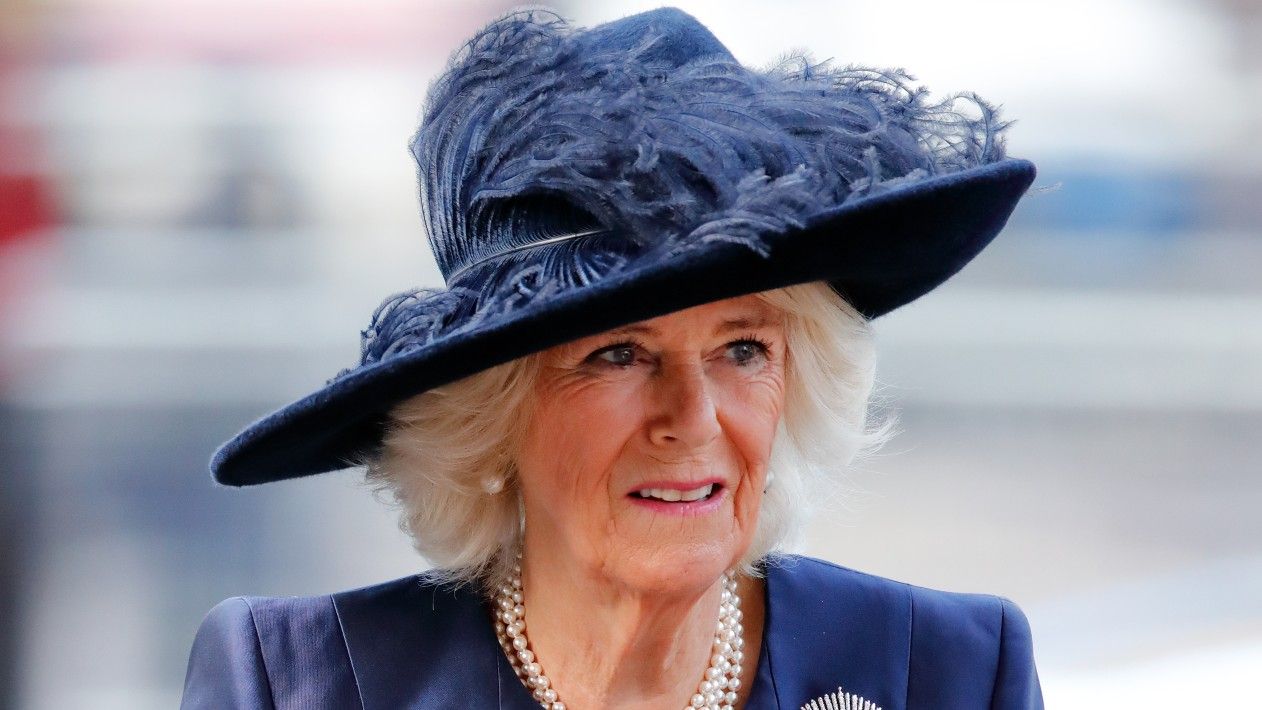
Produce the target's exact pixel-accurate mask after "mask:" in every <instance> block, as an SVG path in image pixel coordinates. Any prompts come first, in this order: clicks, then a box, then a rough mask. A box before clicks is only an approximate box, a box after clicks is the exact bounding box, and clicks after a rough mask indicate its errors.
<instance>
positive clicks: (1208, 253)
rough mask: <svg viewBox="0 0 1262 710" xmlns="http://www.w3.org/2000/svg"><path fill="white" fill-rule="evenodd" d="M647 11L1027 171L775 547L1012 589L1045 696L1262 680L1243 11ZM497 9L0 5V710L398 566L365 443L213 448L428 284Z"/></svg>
mask: <svg viewBox="0 0 1262 710" xmlns="http://www.w3.org/2000/svg"><path fill="white" fill-rule="evenodd" d="M660 4H663V3H654V2H630V1H626V2H624V1H605V2H594V1H589V2H583V3H578V2H555V3H553V5H552V6H553V7H555V8H557V9H558V10H561V11H562V12H563V14H566V15H567V16H569V17H571V18H572V19H573V20H574V21H575V22H576V23H577V24H579V25H584V26H591V25H594V24H598V23H600V22H603V21H606V20H610V19H614V18H616V17H620V16H623V15H626V14H631V13H633V12H637V11H640V10H645V9H649V8H652V7H656V6H657V5H660ZM676 4H677V5H678V6H679V7H681V8H683V9H685V10H686V11H688V12H690V13H692V14H693V15H695V16H696V17H697V18H698V19H699V20H701V21H702V22H703V23H704V24H706V25H707V26H708V27H710V29H711V30H712V31H714V33H715V34H716V35H717V36H718V37H719V38H720V39H721V40H722V41H723V42H724V43H725V44H726V45H727V46H728V47H729V48H730V49H731V50H732V51H733V53H734V54H735V55H736V56H737V58H738V59H739V60H741V61H742V62H743V63H746V64H750V65H755V66H763V65H766V64H767V63H769V62H770V61H771V60H773V59H774V58H775V57H776V56H778V55H779V54H780V53H781V52H783V51H784V50H787V49H789V48H791V47H805V48H808V49H810V50H811V51H812V52H813V53H814V56H815V58H816V59H817V60H822V59H827V58H830V57H831V58H833V61H834V62H835V63H838V64H845V63H852V62H853V63H860V64H870V65H881V66H901V67H904V68H906V69H907V70H908V71H909V72H910V73H911V74H912V75H913V76H914V77H915V78H916V79H917V80H918V82H919V83H920V84H922V85H924V86H926V87H927V88H928V89H930V91H931V92H932V95H933V96H944V95H945V94H948V93H951V92H954V91H958V90H965V89H971V90H974V91H977V92H978V93H979V94H980V95H981V96H983V97H985V98H987V99H990V100H992V101H994V102H997V103H999V104H1001V105H1002V108H1003V116H1004V117H1005V118H1012V119H1016V121H1017V122H1016V123H1015V124H1014V125H1013V127H1012V128H1011V129H1010V131H1009V135H1010V138H1009V143H1008V150H1009V154H1010V155H1013V156H1016V157H1024V158H1029V159H1031V160H1033V161H1034V162H1035V163H1036V164H1037V165H1038V167H1039V175H1038V178H1037V180H1036V181H1035V184H1034V188H1035V190H1034V191H1032V192H1031V193H1030V194H1029V196H1028V197H1027V198H1026V199H1025V200H1024V201H1023V202H1022V203H1021V205H1020V206H1019V207H1018V209H1017V211H1016V213H1015V214H1014V216H1013V217H1012V220H1011V221H1010V222H1009V226H1008V228H1007V229H1006V230H1005V231H1004V233H1003V234H1002V235H1001V236H1000V237H999V238H998V239H997V240H996V241H995V242H994V243H993V244H992V246H991V247H990V248H988V249H987V250H986V251H985V252H983V254H982V255H981V256H979V257H978V258H977V259H976V260H975V261H973V262H972V263H971V264H970V265H969V266H968V267H966V268H965V270H964V271H963V272H961V273H960V274H959V275H958V276H957V277H955V278H954V279H953V280H951V281H950V282H948V283H947V284H946V285H944V286H942V287H941V288H940V289H938V290H937V291H935V293H934V294H933V295H932V297H929V298H925V299H922V300H920V301H917V302H915V303H913V304H910V305H908V306H906V307H904V308H902V309H899V310H897V311H895V312H894V313H891V314H890V315H888V316H885V317H884V318H881V319H880V320H878V321H876V322H875V325H876V329H877V333H878V337H879V346H880V348H881V351H882V361H881V366H880V371H879V379H880V381H881V387H882V393H883V396H884V397H886V399H887V401H888V402H889V406H890V407H891V408H892V409H893V410H896V411H897V412H898V414H899V416H900V417H901V421H902V425H901V428H902V430H903V433H902V434H900V435H899V436H898V437H897V438H896V439H895V440H894V441H893V442H892V443H891V444H890V445H889V446H888V447H887V448H886V449H884V450H883V451H882V452H881V454H880V455H879V456H877V457H875V458H873V459H871V460H869V461H867V462H866V463H865V464H864V465H863V466H861V467H860V468H859V469H858V470H857V471H856V472H855V473H854V475H853V478H854V480H855V482H856V483H857V484H858V486H859V487H860V488H861V489H862V491H863V493H862V495H859V496H856V497H854V498H852V499H851V500H850V501H849V504H848V505H845V506H838V507H837V508H836V509H835V510H833V511H831V512H829V513H828V514H827V515H823V516H821V517H820V518H818V519H817V520H816V521H815V522H814V523H813V525H812V527H811V531H810V534H809V537H808V539H807V540H805V541H804V542H803V544H802V546H801V549H803V550H804V551H806V552H808V553H811V554H815V555H818V556H823V557H827V558H829V559H832V560H835V561H837V562H839V563H841V564H844V565H847V566H851V567H855V568H858V569H861V570H865V571H869V572H873V573H877V574H881V575H885V576H890V577H894V578H897V579H902V580H905V581H908V582H912V583H916V584H921V585H926V586H932V587H938V588H943V589H951V590H957V591H981V592H992V593H999V594H1004V595H1006V596H1009V597H1011V598H1012V599H1014V600H1015V601H1016V602H1017V603H1018V604H1020V605H1021V607H1022V608H1023V609H1024V610H1025V611H1026V613H1027V615H1028V617H1029V619H1030V622H1031V625H1032V628H1033V633H1034V640H1035V653H1036V661H1037V664H1038V668H1039V673H1040V676H1041V678H1042V682H1043V689H1044V695H1045V698H1046V700H1047V704H1048V707H1049V708H1061V707H1075V708H1118V707H1144V708H1149V709H1152V708H1174V707H1180V708H1181V707H1185V706H1186V704H1187V702H1188V701H1189V700H1192V699H1195V700H1196V701H1197V703H1198V705H1203V706H1224V707H1242V706H1244V705H1247V704H1248V702H1249V701H1247V700H1246V699H1247V698H1253V699H1254V700H1256V691H1255V689H1254V686H1253V685H1252V684H1250V685H1249V686H1246V683H1247V682H1249V681H1252V680H1253V679H1254V678H1256V677H1257V671H1259V670H1262V514H1260V513H1259V511H1260V510H1262V476H1259V474H1260V473H1262V472H1260V471H1259V469H1260V468H1262V236H1260V235H1259V233H1258V232H1259V228H1260V227H1262V189H1260V188H1262V144H1260V143H1259V141H1258V137H1259V136H1262V41H1260V40H1262V3H1259V2H1254V1H1253V0H1061V2H1058V3H1043V2H1020V1H1014V0H1007V1H1004V2H999V1H989V0H955V1H953V2H949V3H943V2H936V1H934V0H904V1H903V2H899V3H875V2H863V3H860V2H854V1H846V2H842V1H839V0H828V1H827V2H823V1H821V2H794V1H789V0H780V2H777V3H775V5H774V10H773V8H772V6H771V5H770V4H767V3H753V2H731V1H730V0H729V1H727V2H690V1H689V0H678V2H677V3H676ZM511 6H512V3H501V2H490V1H480V2H471V1H467V0H465V1H459V2H457V1H455V0H452V1H430V2H425V1H422V0H409V1H406V2H405V1H402V0H357V1H355V2H351V1H350V0H344V1H342V2H332V1H327V0H321V1H314V2H313V1H310V0H307V1H304V2H293V1H280V0H263V1H258V0H251V1H248V2H247V1H245V0H214V1H213V2H211V1H210V0H161V1H159V0H60V1H54V0H48V1H46V2H30V1H21V0H0V579H3V584H2V585H0V708H3V709H4V710H7V709H8V708H127V709H134V708H172V707H176V706H177V705H178V702H179V698H180V692H181V688H182V683H183V679H184V671H185V665H186V662H187V656H188V650H189V646H190V644H191V642H192V638H193V634H194V632H195V630H196V629H197V626H198V624H199V623H200V622H201V619H202V617H203V615H204V614H205V613H206V611H208V610H209V609H210V608H211V607H212V606H213V605H214V604H215V603H216V602H218V601H219V600H221V599H223V598H226V597H229V596H234V595H238V594H269V595H306V594H321V593H327V592H332V591H337V590H341V589H347V588H351V587H357V586H363V585H367V584H372V583H375V582H379V581H384V580H387V579H393V578H395V577H399V576H402V575H406V574H409V573H412V572H415V571H418V570H420V569H423V568H424V566H425V564H424V562H423V560H421V559H420V558H419V557H418V556H417V555H416V554H415V553H414V552H413V551H412V550H411V548H410V546H409V544H408V540H407V539H406V537H405V536H404V535H403V534H402V533H401V532H399V531H398V529H397V528H396V527H395V522H396V517H395V513H394V512H393V511H392V510H390V509H389V508H388V507H386V506H385V505H383V504H382V503H380V502H378V501H377V500H375V499H374V498H373V497H372V496H371V495H370V493H369V492H368V490H367V489H366V488H365V487H364V486H362V485H361V484H360V482H359V479H360V472H359V471H354V470H351V471H343V472H339V473H334V474H326V475H323V476H316V477H313V478H310V479H305V480H297V481H288V482H283V483H277V484H272V485H270V486H263V487H259V488H246V489H229V488H224V487H218V486H216V485H215V484H213V483H212V481H211V478H210V475H209V473H208V471H207V460H208V458H209V455H210V453H211V452H212V451H213V449H214V448H215V446H217V445H218V444H219V443H220V442H222V441H223V440H225V439H227V438H228V437H230V436H231V435H232V434H234V433H235V432H236V431H237V430H239V429H240V428H241V427H242V426H244V425H245V424H247V423H248V422H249V421H251V420H252V419H254V418H255V417H258V416H261V415H263V414H265V413H267V412H269V411H271V410H273V409H275V408H277V407H279V406H281V405H283V404H285V403H288V402H289V401H291V400H293V399H296V398H298V397H301V396H303V395H305V394H306V393H307V392H309V391H311V390H313V389H315V388H316V387H318V386H320V385H322V384H323V382H324V381H325V380H326V379H327V378H328V377H331V376H332V375H333V374H334V373H336V372H337V371H338V370H340V369H341V368H343V367H347V366H349V365H351V364H353V363H355V362H357V360H358V354H359V342H358V331H359V329H361V328H363V327H365V326H366V325H367V324H368V320H369V316H370V314H371V313H372V310H373V308H374V307H375V306H376V305H377V304H378V303H379V302H380V301H381V300H382V299H383V298H384V297H385V296H387V295H389V294H391V293H394V292H397V291H400V290H403V289H405V288H408V287H411V286H417V285H426V286H438V285H441V284H442V278H441V276H440V275H439V273H438V270H437V268H436V266H435V265H434V262H433V259H432V257H431V255H430V253H429V250H428V246H427V244H426V241H425V237H424V232H423V229H422V226H421V221H420V217H419V210H418V206H417V198H416V193H415V185H416V181H415V172H414V170H415V168H414V165H413V164H412V162H411V157H410V155H409V154H408V151H407V147H406V143H407V140H408V138H409V136H410V135H411V132H412V131H413V129H414V128H415V126H416V124H417V122H418V119H419V116H420V107H421V103H422V100H423V97H424V94H425V91H426V89H427V87H428V84H429V82H430V80H431V79H432V78H433V77H434V76H435V74H436V73H437V72H438V71H439V70H440V69H441V67H442V66H443V63H444V62H445V61H446V59H447V57H448V56H449V54H450V53H451V52H452V51H454V50H455V49H456V48H457V47H458V45H459V44H460V43H461V42H462V41H463V40H464V39H465V38H467V37H468V36H469V35H470V34H471V33H472V32H473V31H475V30H476V29H478V28H479V27H481V26H482V25H483V24H484V23H485V22H487V21H489V20H490V19H491V18H492V17H494V16H495V15H496V14H498V13H499V12H501V11H503V10H505V9H507V8H509V7H511Z"/></svg>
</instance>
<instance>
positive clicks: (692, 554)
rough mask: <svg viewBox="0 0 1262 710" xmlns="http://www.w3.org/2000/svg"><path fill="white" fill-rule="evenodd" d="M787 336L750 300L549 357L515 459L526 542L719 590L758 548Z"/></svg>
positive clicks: (622, 331)
mask: <svg viewBox="0 0 1262 710" xmlns="http://www.w3.org/2000/svg"><path fill="white" fill-rule="evenodd" d="M786 354H787V353H786V349H785V327H784V320H783V316H782V315H781V314H780V312H779V311H777V310H776V309H775V308H773V307H771V306H770V305H767V304H765V303H764V302H763V301H761V300H760V299H759V298H758V297H756V296H753V295H748V296H741V297H737V298H731V299H727V300H723V301H716V302H713V303H707V304H703V305H700V306H696V307H693V308H689V309H686V310H682V311H676V312H674V313H670V314H667V315H664V316H660V317H658V318H653V319H649V320H645V321H641V322H639V323H635V324H631V325H629V326H625V327H621V328H615V329H613V330H610V331H607V332H605V333H601V334H598V335H594V336H590V337H586V338H582V339H579V340H576V341H571V342H569V343H564V344H562V345H559V346H556V347H554V348H551V349H549V350H547V351H545V352H543V353H541V354H540V357H541V362H540V364H541V367H540V371H539V377H538V379H537V381H536V384H535V387H536V391H535V398H534V405H533V407H532V410H531V412H530V414H529V417H530V420H529V422H528V424H527V428H526V434H525V436H524V439H523V441H522V445H521V449H520V451H519V455H518V460H517V464H518V470H519V472H520V476H521V480H520V485H521V492H522V497H523V500H524V502H525V508H526V544H527V546H528V548H532V549H534V550H540V549H542V550H546V551H547V553H546V554H547V555H548V556H553V557H558V559H555V560H553V562H557V563H559V564H560V565H562V566H567V567H571V566H573V565H575V564H577V565H578V568H579V569H581V570H583V571H584V572H585V573H586V574H595V575H600V576H603V577H606V578H610V579H612V580H614V581H616V582H619V583H622V584H625V585H628V586H632V587H653V588H658V589H662V590H663V591H664V590H666V589H668V588H669V589H675V590H680V589H681V588H684V587H686V588H695V589H703V588H705V587H708V586H709V585H710V584H712V583H713V581H714V580H715V579H716V578H717V577H718V575H719V574H721V573H722V572H723V570H725V569H727V568H729V567H731V566H733V565H734V564H736V563H737V562H738V561H739V560H740V558H741V556H742V555H743V554H744V553H745V551H746V550H747V549H748V547H749V545H750V543H751V542H752V539H753V535H754V531H755V528H756V525H757V519H758V510H759V506H760V504H761V501H762V491H763V487H764V481H765V479H766V473H767V462H768V460H769V458H770V455H771V445H772V441H773V439H774V436H775V432H776V428H777V424H778V422H779V419H780V415H781V411H782V409H783V404H784V392H785V383H784V374H785V371H786V370H785V357H786Z"/></svg>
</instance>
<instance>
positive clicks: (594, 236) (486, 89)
mask: <svg viewBox="0 0 1262 710" xmlns="http://www.w3.org/2000/svg"><path fill="white" fill-rule="evenodd" d="M913 78H914V77H912V76H910V75H908V74H907V73H906V72H904V71H902V70H901V69H873V68H868V67H860V66H856V65H849V66H846V67H844V68H834V67H831V66H829V63H828V62H820V63H812V62H811V61H810V59H809V56H808V55H807V54H805V53H804V52H801V51H797V52H790V53H789V54H786V55H784V57H783V58H782V59H781V60H780V61H778V62H777V63H775V64H773V65H772V66H770V67H768V68H766V69H759V70H755V69H750V68H747V67H745V66H742V65H741V64H740V63H739V62H737V61H736V59H735V58H733V56H732V55H731V53H729V52H728V50H727V49H726V48H724V46H723V45H722V44H721V43H720V42H719V41H718V39H716V38H715V37H714V35H712V34H711V33H710V32H709V30H707V29H706V28H705V27H704V26H703V25H702V24H701V23H700V22H698V21H697V20H696V19H695V18H693V17H692V16H690V15H688V14H686V13H684V12H682V11H680V10H677V9H674V8H660V9H657V10H653V11H650V12H645V13H641V14H638V15H633V16H631V17H626V18H623V19H620V20H617V21H614V22H609V23H606V24H603V25H599V26H596V27H593V28H591V29H581V28H573V27H571V26H570V25H569V24H568V23H567V22H566V21H565V20H564V19H563V18H561V17H560V16H558V15H556V14H555V13H552V12H550V11H547V10H542V9H538V8H533V9H527V10H518V11H514V12H510V13H508V14H506V15H503V16H502V17H500V18H498V19H496V20H494V21H493V22H491V23H489V24H488V25H487V26H485V27H484V28H483V29H482V30H480V31H479V32H478V33H476V35H475V36H474V37H473V38H472V39H470V40H469V41H468V42H467V43H465V45H464V46H463V47H461V48H460V49H459V50H458V51H457V52H456V53H455V54H454V55H453V57H452V59H451V61H450V62H449V65H448V67H447V68H446V70H445V71H444V72H443V73H442V74H441V75H440V76H439V77H438V79H437V80H436V81H435V82H434V83H433V84H432V85H431V86H430V89H429V94H428V96H427V98H426V102H425V106H424V111H423V117H422V119H421V125H420V128H419V130H418V131H417V133H416V135H415V136H414V137H413V138H412V141H411V143H410V148H411V151H412V154H413V156H414V157H415V158H416V162H417V166H418V176H419V182H420V192H421V206H422V212H423V215H424V218H425V222H426V225H427V227H428V233H429V242H430V246H431V248H432V249H433V252H434V256H435V257H436V259H437V261H438V266H439V268H440V269H441V270H442V273H443V276H444V278H445V280H446V288H437V289H414V290H411V291H407V292H405V293H401V294H397V295H395V296H392V297H390V298H388V299H387V300H386V301H385V302H384V303H383V304H382V305H381V306H380V307H379V308H378V309H377V310H376V312H375V313H373V316H372V323H371V324H370V325H369V327H368V328H367V329H366V330H364V331H363V332H362V337H363V341H362V347H363V353H362V357H361V361H360V363H359V364H358V365H356V366H355V367H352V368H349V369H346V370H343V371H342V372H340V373H338V374H337V375H336V376H335V377H334V378H333V379H331V380H329V381H328V382H327V383H326V384H325V386H324V387H323V388H322V389H320V390H318V391H316V392H314V393H312V394H310V395H308V396H306V397H304V398H303V399H300V400H298V401H297V402H294V403H292V404H290V405H288V406H286V407H284V408H282V409H280V410H278V411H276V412H274V413H272V414H270V415H268V416H266V417H263V418H262V419H259V420H258V421H256V422H254V423H253V424H251V425H250V426H249V427H247V428H246V429H245V430H243V431H242V432H241V433H239V434H238V435H237V436H236V437H234V438H233V439H232V440H231V441H229V442H227V443H226V444H224V445H223V446H222V447H220V448H219V450H218V451H216V452H215V454H214V457H213V459H212V461H211V470H212V471H213V474H214V477H215V480H216V481H218V482H220V483H223V484H227V485H234V486H246V485H253V484H258V483H266V482H269V481H277V480H281V479H286V478H296V477H299V476H307V475H311V474H316V473H321V472H324V471H331V470H335V469H340V468H346V467H348V466H351V465H355V464H356V463H357V462H359V461H361V460H364V459H365V457H371V456H372V455H374V453H375V452H376V451H378V450H379V447H380V445H381V438H382V434H383V428H384V425H385V418H386V413H387V412H388V411H389V410H390V408H391V407H392V406H394V405H395V404H397V403H399V402H401V401H402V400H404V399H406V398H408V397H411V396H413V395H416V394H418V393H420V392H423V391H425V390H428V389H430V388H433V387H437V386H439V385H443V384H446V383H449V382H452V381H455V380H458V379H460V378H463V377H465V376H468V375H471V374H474V373H476V372H479V371H481V370H483V369H485V368H488V367H491V366H494V365H498V364H501V363H504V362H507V361H509V360H512V359H514V358H517V357H520V356H523V355H526V354H529V353H532V352H535V351H538V350H542V349H545V348H548V347H550V346H552V345H556V344H559V343H563V342H566V341H569V340H573V339H575V338H579V337H584V336H587V335H591V334H594V333H598V332H601V331H604V330H607V329H609V328H613V327H616V326H619V325H625V324H627V323H630V322H634V321H638V320H643V319H646V318H651V317H654V316H658V315H662V314H665V313H669V312H672V311H676V310H680V309H683V308H687V307H690V306H695V305H699V304H702V303H708V302H710V301H716V300H721V299H725V298H730V297H733V296H739V295H744V294H748V293H753V292H757V291H762V290H766V289H771V288H777V287H782V286H788V285H792V284H797V283H803V282H807V281H817V280H823V281H827V282H828V283H829V284H830V285H831V286H832V287H833V288H834V289H836V290H837V292H838V293H840V294H841V295H842V296H843V297H844V298H845V299H846V300H847V301H848V302H849V303H851V304H852V305H853V306H854V307H855V308H856V309H857V310H858V311H859V312H860V313H862V314H863V315H864V316H865V317H867V318H869V319H872V318H876V317H878V316H881V315H883V314H885V313H887V312H889V311H891V310H893V309H895V308H897V307H899V306H901V305H903V304H906V303H908V302H910V301H912V300H913V299H915V298H917V297H919V296H921V295H923V294H925V293H927V292H929V291H930V290H932V289H934V288H936V287H937V286H938V285H939V284H941V283H942V282H944V281H945V280H946V279H948V278H949V277H951V276H952V275H953V274H955V273H956V272H958V271H959V270H960V269H961V268H963V267H964V265H965V264H966V263H968V262H969V261H970V260H971V259H972V258H973V257H974V256H976V255H977V253H978V252H980V251H981V250H982V249H983V248H984V247H985V246H986V245H987V244H988V243H989V242H990V241H991V240H992V239H993V238H994V237H995V236H996V235H997V234H998V233H999V231H1000V230H1001V229H1002V228H1003V226H1004V224H1005V223H1006V222H1007V220H1008V217H1009V215H1010V214H1011V213H1012V211H1013V209H1014V208H1015V207H1016V204H1017V202H1018V200H1019V199H1020V198H1021V196H1022V195H1023V194H1024V193H1025V191H1026V190H1027V188H1028V187H1029V186H1030V183H1031V182H1032V181H1033V179H1034V175H1035V168H1034V164H1033V163H1031V162H1030V161H1028V160H1022V159H1015V158H1007V157H1006V156H1005V149H1004V133H1003V131H1004V130H1005V129H1006V128H1007V127H1008V125H1009V124H1010V123H1012V122H1011V121H1008V122H1001V121H999V120H998V111H997V109H996V108H995V107H994V106H992V105H990V104H988V103H987V102H986V101H984V100H983V99H981V98H980V97H978V96H977V95H976V94H973V93H970V92H962V93H959V94H955V95H952V96H949V97H947V98H945V99H943V100H941V101H937V102H930V101H929V100H928V98H927V96H926V93H927V92H926V90H925V89H923V88H919V87H913V86H911V85H910V84H909V80H911V79H913ZM959 102H964V103H966V104H969V105H971V107H972V112H975V113H977V114H978V115H977V116H976V117H974V116H970V115H968V113H969V112H964V111H960V110H958V109H957V107H956V105H957V103H959Z"/></svg>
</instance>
